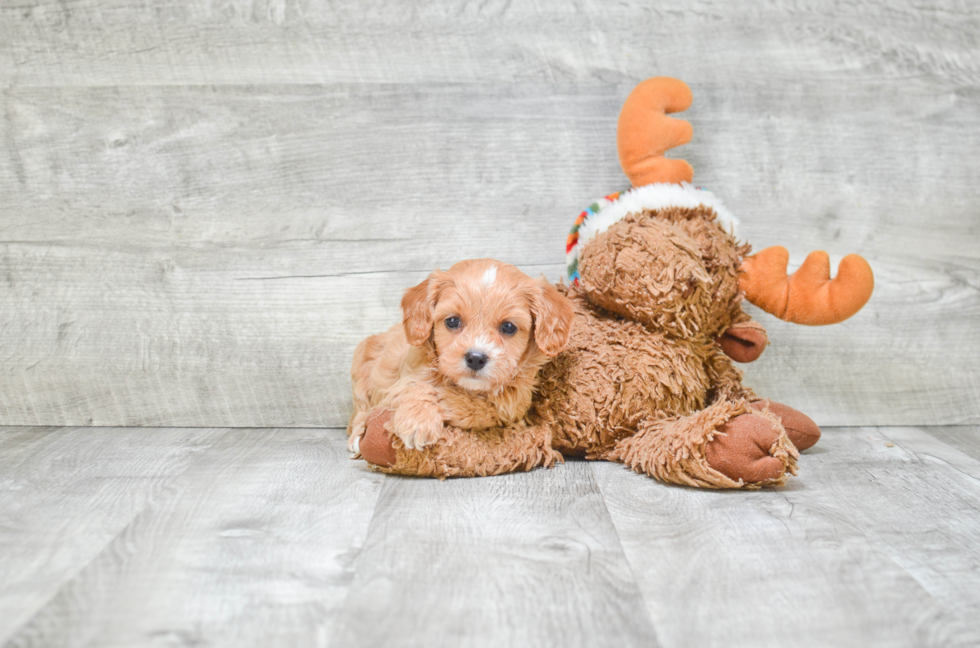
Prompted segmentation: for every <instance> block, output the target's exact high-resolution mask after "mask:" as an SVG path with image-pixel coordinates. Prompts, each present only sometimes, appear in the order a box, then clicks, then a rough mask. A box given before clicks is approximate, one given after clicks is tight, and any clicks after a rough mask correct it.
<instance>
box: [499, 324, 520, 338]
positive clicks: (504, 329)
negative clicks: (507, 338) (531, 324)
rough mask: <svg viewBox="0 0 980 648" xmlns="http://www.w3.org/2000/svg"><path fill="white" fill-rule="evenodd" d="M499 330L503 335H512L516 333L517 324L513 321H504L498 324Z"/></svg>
mask: <svg viewBox="0 0 980 648" xmlns="http://www.w3.org/2000/svg"><path fill="white" fill-rule="evenodd" d="M500 332H501V333H503V334H504V335H513V334H514V333H517V326H516V325H515V324H514V323H513V322H504V323H503V324H501V325H500Z"/></svg>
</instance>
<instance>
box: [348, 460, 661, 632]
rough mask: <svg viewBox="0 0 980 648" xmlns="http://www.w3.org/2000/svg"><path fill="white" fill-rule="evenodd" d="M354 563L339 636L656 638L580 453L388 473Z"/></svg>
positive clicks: (587, 467)
mask: <svg viewBox="0 0 980 648" xmlns="http://www.w3.org/2000/svg"><path fill="white" fill-rule="evenodd" d="M354 568H355V570H356V576H355V579H354V583H353V586H352V588H351V592H350V596H349V598H348V600H347V605H346V607H345V609H344V619H345V621H346V623H345V625H344V626H343V627H342V628H341V629H340V631H339V635H338V645H345V646H391V645H398V646H517V645H520V646H598V645H615V646H656V645H658V642H657V638H656V635H655V633H654V629H653V628H652V627H651V625H650V623H649V619H648V617H647V615H646V613H645V611H644V610H643V606H642V601H641V599H640V595H639V591H638V590H637V588H636V584H635V583H634V581H633V577H632V574H631V573H630V569H629V567H628V565H627V564H626V561H625V559H624V557H623V554H622V549H621V547H620V545H619V539H618V538H617V536H616V533H615V530H614V529H613V527H612V523H611V522H610V520H609V517H608V513H607V512H606V508H605V505H604V503H603V501H602V497H601V495H600V494H599V491H598V489H597V488H596V484H595V481H594V480H593V479H592V476H591V472H590V468H589V466H588V464H585V463H582V462H569V463H566V464H565V465H562V466H559V467H557V468H555V469H552V470H536V471H534V472H531V473H529V474H517V475H506V476H501V477H491V478H484V479H461V480H450V481H445V482H439V481H435V480H424V479H405V478H395V477H389V478H387V479H386V480H385V485H384V489H383V490H382V494H381V496H380V497H379V499H378V504H377V509H376V511H375V514H374V520H373V521H372V524H371V529H370V531H369V532H368V537H367V540H366V542H365V545H364V550H363V551H362V552H361V554H360V555H359V556H358V559H357V562H356V563H355V566H354Z"/></svg>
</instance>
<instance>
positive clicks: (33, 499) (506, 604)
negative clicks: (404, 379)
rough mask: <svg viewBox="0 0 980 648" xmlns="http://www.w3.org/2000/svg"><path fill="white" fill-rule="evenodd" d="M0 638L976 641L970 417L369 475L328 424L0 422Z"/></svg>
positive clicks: (428, 642) (186, 642) (35, 642)
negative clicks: (774, 478)
mask: <svg viewBox="0 0 980 648" xmlns="http://www.w3.org/2000/svg"><path fill="white" fill-rule="evenodd" d="M0 462H2V465H3V466H4V470H3V473H2V475H0V584H2V585H0V643H3V644H4V645H6V646H158V645H178V646H202V645H209V646H210V645H221V646H262V647H272V646H327V645H330V646H604V645H608V646H663V647H665V648H667V647H681V646H692V647H698V646H715V645H717V646H784V645H794V646H860V647H867V646H975V645H977V644H978V643H980V623H978V618H980V546H978V544H977V542H976V538H977V536H978V534H980V443H978V442H977V430H976V429H975V428H963V427H953V428H917V427H889V428H873V427H866V428H858V427H855V428H828V429H826V430H825V431H824V436H823V438H822V439H821V441H820V443H819V444H818V445H817V446H815V447H814V448H813V449H811V450H809V451H807V452H806V453H804V454H803V456H802V458H801V461H800V468H801V470H800V475H799V476H798V477H796V478H794V479H791V480H790V482H789V485H788V486H786V487H785V488H782V489H767V490H762V491H757V492H718V491H699V490H695V489H688V488H680V487H674V486H666V485H663V484H660V483H657V482H655V481H653V480H651V479H649V478H646V477H643V476H640V475H637V474H634V473H632V472H630V471H628V470H626V469H625V468H623V467H622V466H619V465H615V464H610V463H591V462H582V461H569V462H567V463H565V464H564V465H559V466H557V467H556V468H554V469H551V470H544V469H541V470H535V471H533V472H531V473H526V474H515V475H507V476H501V477H492V478H486V479H461V480H448V481H442V482H440V481H437V480H429V479H410V478H401V477H387V476H383V475H380V474H377V473H374V472H372V471H370V470H369V469H367V467H366V465H365V464H364V463H363V462H360V461H351V460H350V459H349V457H348V454H347V452H346V449H345V437H344V433H343V431H342V430H337V429H207V428H156V429H134V428H3V429H0Z"/></svg>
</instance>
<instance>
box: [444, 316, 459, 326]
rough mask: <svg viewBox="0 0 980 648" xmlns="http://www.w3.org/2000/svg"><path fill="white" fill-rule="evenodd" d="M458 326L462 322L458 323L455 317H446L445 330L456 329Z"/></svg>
mask: <svg viewBox="0 0 980 648" xmlns="http://www.w3.org/2000/svg"><path fill="white" fill-rule="evenodd" d="M460 324H462V322H460V321H459V318H458V317H456V316H455V315H454V316H452V317H447V318H446V328H447V329H458V328H459V325H460Z"/></svg>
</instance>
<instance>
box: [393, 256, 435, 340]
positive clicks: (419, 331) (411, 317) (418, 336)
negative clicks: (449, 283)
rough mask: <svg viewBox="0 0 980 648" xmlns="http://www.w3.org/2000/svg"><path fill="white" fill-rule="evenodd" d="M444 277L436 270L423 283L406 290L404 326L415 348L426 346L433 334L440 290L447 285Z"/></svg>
mask: <svg viewBox="0 0 980 648" xmlns="http://www.w3.org/2000/svg"><path fill="white" fill-rule="evenodd" d="M442 275H443V273H442V272H440V271H439V270H436V271H435V272H433V273H432V274H431V275H429V276H428V277H426V278H425V280H424V281H422V283H420V284H419V285H417V286H414V287H412V288H409V289H408V290H406V291H405V296H404V297H402V326H403V327H405V337H406V338H408V343H409V344H411V345H413V346H419V345H420V344H425V342H426V340H428V339H429V334H430V333H432V315H433V313H434V312H435V309H436V304H437V303H438V301H439V290H440V288H441V286H442V285H443V284H444V283H445V281H444V279H443V277H442Z"/></svg>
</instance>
